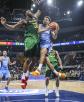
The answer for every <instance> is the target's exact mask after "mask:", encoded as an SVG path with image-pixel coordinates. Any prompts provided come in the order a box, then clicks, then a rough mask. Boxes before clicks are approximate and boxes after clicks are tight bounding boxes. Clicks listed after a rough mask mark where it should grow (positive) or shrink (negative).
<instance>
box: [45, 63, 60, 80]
mask: <svg viewBox="0 0 84 102" xmlns="http://www.w3.org/2000/svg"><path fill="white" fill-rule="evenodd" d="M54 68H55V70H56V71H59V67H58V66H57V65H56V66H54ZM46 69H47V70H46V74H45V77H48V78H50V79H55V78H56V75H55V74H54V73H53V72H52V70H50V69H49V68H48V67H46Z"/></svg>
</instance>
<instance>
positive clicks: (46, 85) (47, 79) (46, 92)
mask: <svg viewBox="0 0 84 102" xmlns="http://www.w3.org/2000/svg"><path fill="white" fill-rule="evenodd" d="M48 85H49V77H46V79H45V96H48Z"/></svg>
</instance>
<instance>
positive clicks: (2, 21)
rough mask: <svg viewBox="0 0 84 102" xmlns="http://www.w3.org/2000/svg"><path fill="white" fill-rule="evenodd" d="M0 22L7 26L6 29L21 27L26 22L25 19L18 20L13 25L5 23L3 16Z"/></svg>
mask: <svg viewBox="0 0 84 102" xmlns="http://www.w3.org/2000/svg"><path fill="white" fill-rule="evenodd" d="M0 19H1V24H2V25H3V26H4V27H5V28H7V29H8V30H14V29H17V28H19V27H21V26H22V25H23V24H24V23H26V21H25V20H20V21H19V22H17V23H16V24H14V25H10V24H7V21H6V19H5V18H4V17H1V18H0Z"/></svg>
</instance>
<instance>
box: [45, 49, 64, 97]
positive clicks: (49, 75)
mask: <svg viewBox="0 0 84 102" xmlns="http://www.w3.org/2000/svg"><path fill="white" fill-rule="evenodd" d="M47 60H49V61H50V63H52V65H53V66H54V68H55V70H56V71H58V72H59V71H60V69H62V68H63V67H62V61H61V59H60V56H59V54H58V52H57V51H55V50H53V49H52V50H51V52H50V53H49V54H48V57H47ZM49 79H55V80H56V89H55V94H56V97H59V76H56V75H55V74H54V73H53V72H52V71H51V70H50V69H49V66H48V65H46V81H45V85H46V87H45V88H46V89H45V96H48V85H49Z"/></svg>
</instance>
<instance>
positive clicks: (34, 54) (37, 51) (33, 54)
mask: <svg viewBox="0 0 84 102" xmlns="http://www.w3.org/2000/svg"><path fill="white" fill-rule="evenodd" d="M24 56H25V57H39V56H40V46H39V44H36V45H35V46H34V47H33V48H32V49H30V50H27V51H25V52H24Z"/></svg>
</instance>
